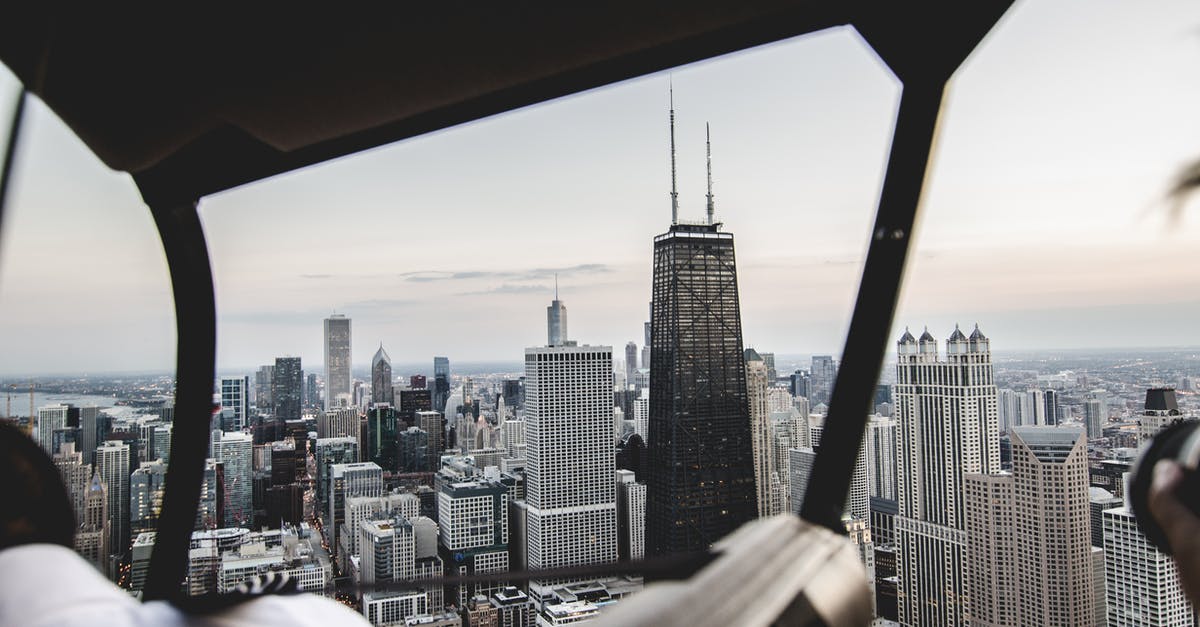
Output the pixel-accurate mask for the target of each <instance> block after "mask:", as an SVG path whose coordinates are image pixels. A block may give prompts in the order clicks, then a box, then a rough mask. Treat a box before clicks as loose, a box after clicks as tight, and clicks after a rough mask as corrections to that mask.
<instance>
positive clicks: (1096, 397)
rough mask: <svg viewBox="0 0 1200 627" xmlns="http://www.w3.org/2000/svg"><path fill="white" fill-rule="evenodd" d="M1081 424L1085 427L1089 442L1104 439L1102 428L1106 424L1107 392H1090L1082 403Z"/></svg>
mask: <svg viewBox="0 0 1200 627" xmlns="http://www.w3.org/2000/svg"><path fill="white" fill-rule="evenodd" d="M1083 423H1084V425H1086V426H1087V435H1088V439H1089V440H1098V439H1100V438H1102V437H1104V426H1105V425H1106V424H1108V392H1106V391H1104V390H1092V391H1091V392H1088V394H1087V397H1086V398H1085V399H1084V401H1083Z"/></svg>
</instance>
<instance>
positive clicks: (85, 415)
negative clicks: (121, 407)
mask: <svg viewBox="0 0 1200 627" xmlns="http://www.w3.org/2000/svg"><path fill="white" fill-rule="evenodd" d="M111 427H112V419H111V418H110V417H109V416H108V414H106V413H104V412H102V411H100V408H99V407H96V406H94V405H93V406H90V407H80V408H79V438H78V440H77V441H76V443H75V450H76V451H78V452H80V453H82V454H83V463H85V464H87V465H89V466H91V465H94V464H95V463H96V445H98V444H99V443H101V442H103V441H104V440H105V438H107V437H108V431H109V429H110V428H111Z"/></svg>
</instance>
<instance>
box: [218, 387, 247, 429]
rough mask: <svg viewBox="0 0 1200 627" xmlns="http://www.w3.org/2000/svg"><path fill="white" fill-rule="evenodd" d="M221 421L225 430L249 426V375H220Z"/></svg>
mask: <svg viewBox="0 0 1200 627" xmlns="http://www.w3.org/2000/svg"><path fill="white" fill-rule="evenodd" d="M221 421H222V427H221V428H222V429H223V430H226V431H240V430H242V429H245V428H246V427H248V426H250V377H248V376H241V377H221Z"/></svg>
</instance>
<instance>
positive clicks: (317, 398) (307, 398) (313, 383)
mask: <svg viewBox="0 0 1200 627" xmlns="http://www.w3.org/2000/svg"><path fill="white" fill-rule="evenodd" d="M304 406H305V407H306V408H311V409H319V408H321V387H320V386H319V385H317V373H315V372H310V373H308V375H306V376H305V377H304Z"/></svg>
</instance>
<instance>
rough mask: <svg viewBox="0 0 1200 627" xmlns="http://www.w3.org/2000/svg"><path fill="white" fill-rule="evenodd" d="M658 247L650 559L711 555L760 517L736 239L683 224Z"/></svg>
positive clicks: (674, 215) (711, 227)
mask: <svg viewBox="0 0 1200 627" xmlns="http://www.w3.org/2000/svg"><path fill="white" fill-rule="evenodd" d="M674 118H675V113H674V106H673V105H672V108H671V145H672V150H671V163H672V166H671V170H672V177H671V178H672V183H671V188H672V191H671V205H672V206H671V226H670V229H669V230H668V231H667V232H666V233H664V234H662V235H659V236H657V237H655V238H654V276H653V298H652V301H651V320H650V330H651V334H652V337H651V341H650V346H651V350H650V418H649V423H650V424H649V439H648V440H647V443H646V444H647V447H646V448H647V459H648V462H649V463H648V464H647V467H646V554H647V555H649V556H656V555H667V554H671V553H678V552H685V551H700V550H705V549H707V548H708V547H709V546H710V545H711V544H712V543H714V542H716V541H717V540H720V539H721V538H722V537H724V536H725V535H726V534H728V533H729V532H731V531H733V530H734V529H737V528H738V527H740V526H741V525H742V524H743V523H745V522H748V521H750V520H753V519H754V518H755V517H756V516H757V515H758V502H757V501H758V499H757V493H756V491H755V485H754V446H753V437H752V435H751V427H750V413H749V404H748V403H747V399H746V362H745V359H744V355H743V353H742V348H743V347H742V321H741V313H740V305H739V302H738V284H737V264H736V261H735V256H734V242H733V234H732V233H728V232H724V231H722V230H721V224H720V223H717V222H715V221H714V220H713V207H712V202H711V200H712V185H711V181H712V177H711V176H709V183H710V184H709V201H710V202H709V205H708V209H709V210H708V219H707V220H706V221H705V222H704V223H700V224H688V223H680V222H679V220H678V209H679V206H678V202H677V194H676V192H675V182H674V178H675V177H674V170H675V167H674V161H675V151H674V144H675V140H674V136H675V130H674Z"/></svg>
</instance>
